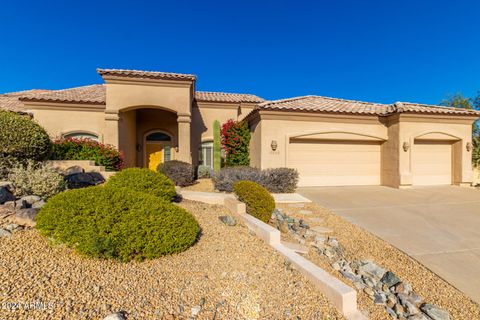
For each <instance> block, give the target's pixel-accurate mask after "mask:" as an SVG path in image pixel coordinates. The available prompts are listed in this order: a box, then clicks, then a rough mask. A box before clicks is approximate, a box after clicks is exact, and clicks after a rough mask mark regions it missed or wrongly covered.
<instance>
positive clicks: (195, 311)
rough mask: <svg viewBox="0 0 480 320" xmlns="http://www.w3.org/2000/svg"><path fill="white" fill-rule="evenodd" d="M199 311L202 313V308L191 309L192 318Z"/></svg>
mask: <svg viewBox="0 0 480 320" xmlns="http://www.w3.org/2000/svg"><path fill="white" fill-rule="evenodd" d="M200 311H202V307H200V306H194V307H192V317H196V316H197V315H198V314H199V313H200Z"/></svg>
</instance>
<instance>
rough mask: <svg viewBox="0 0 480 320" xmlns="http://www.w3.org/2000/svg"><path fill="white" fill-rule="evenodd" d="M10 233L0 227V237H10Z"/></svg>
mask: <svg viewBox="0 0 480 320" xmlns="http://www.w3.org/2000/svg"><path fill="white" fill-rule="evenodd" d="M11 236H12V233H11V232H10V231H8V230H6V229H0V238H4V237H11Z"/></svg>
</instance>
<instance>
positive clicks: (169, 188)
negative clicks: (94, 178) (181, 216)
mask: <svg viewBox="0 0 480 320" xmlns="http://www.w3.org/2000/svg"><path fill="white" fill-rule="evenodd" d="M106 186H107V187H108V188H127V189H129V190H132V191H137V192H143V193H148V194H150V195H153V196H156V197H159V198H162V199H163V200H166V201H169V202H170V201H172V200H173V199H174V198H175V196H176V195H177V192H176V190H175V185H174V184H173V182H172V181H171V180H170V179H169V178H167V177H166V176H164V175H163V174H161V173H159V172H155V171H152V170H150V169H140V168H128V169H124V170H122V171H120V172H118V173H116V174H115V175H114V176H113V177H111V178H110V179H109V180H108V181H107V183H106Z"/></svg>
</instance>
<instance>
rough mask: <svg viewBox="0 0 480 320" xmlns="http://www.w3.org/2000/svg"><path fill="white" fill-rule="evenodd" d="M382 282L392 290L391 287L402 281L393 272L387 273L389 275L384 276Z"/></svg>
mask: <svg viewBox="0 0 480 320" xmlns="http://www.w3.org/2000/svg"><path fill="white" fill-rule="evenodd" d="M380 281H382V282H383V283H384V284H386V285H387V286H388V288H390V287H391V286H394V285H396V284H397V283H399V282H400V279H399V278H398V277H397V275H396V274H395V273H393V272H391V271H387V273H385V274H384V275H383V277H382V279H381V280H380Z"/></svg>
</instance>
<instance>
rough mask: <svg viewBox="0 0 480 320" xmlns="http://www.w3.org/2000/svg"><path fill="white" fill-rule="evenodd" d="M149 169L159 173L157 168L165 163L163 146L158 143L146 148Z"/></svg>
mask: <svg viewBox="0 0 480 320" xmlns="http://www.w3.org/2000/svg"><path fill="white" fill-rule="evenodd" d="M146 152H147V154H146V156H147V168H149V169H150V170H153V171H157V167H158V165H159V164H160V163H162V162H163V145H161V144H158V143H147V148H146Z"/></svg>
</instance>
